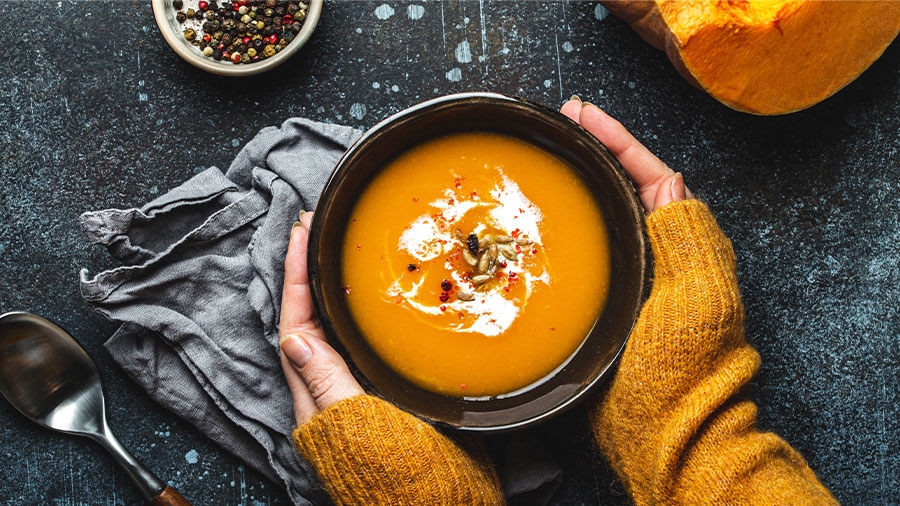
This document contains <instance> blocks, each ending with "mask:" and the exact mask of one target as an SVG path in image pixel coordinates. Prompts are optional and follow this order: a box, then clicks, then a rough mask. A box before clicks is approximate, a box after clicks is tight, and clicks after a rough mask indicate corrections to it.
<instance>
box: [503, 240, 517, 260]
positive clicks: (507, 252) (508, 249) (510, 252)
mask: <svg viewBox="0 0 900 506" xmlns="http://www.w3.org/2000/svg"><path fill="white" fill-rule="evenodd" d="M500 253H502V254H503V256H504V257H506V259H507V260H512V261H514V262H515V261H516V260H518V259H519V257H518V255H517V254H516V248H515V247H513V245H512V244H508V243H507V244H501V245H500Z"/></svg>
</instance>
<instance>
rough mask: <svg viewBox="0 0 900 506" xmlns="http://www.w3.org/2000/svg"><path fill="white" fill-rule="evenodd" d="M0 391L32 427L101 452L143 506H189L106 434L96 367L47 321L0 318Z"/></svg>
mask: <svg viewBox="0 0 900 506" xmlns="http://www.w3.org/2000/svg"><path fill="white" fill-rule="evenodd" d="M0 393H2V394H3V396H4V397H6V399H7V400H8V401H9V402H10V404H12V405H13V406H14V407H15V408H16V409H18V410H19V411H21V412H22V414H23V415H25V416H27V417H28V418H30V419H31V420H33V421H35V422H37V423H38V424H40V425H43V426H44V427H47V428H49V429H53V430H57V431H60V432H65V433H68V434H76V435H79V436H86V437H88V438H90V439H93V440H94V441H96V442H97V443H99V444H100V446H102V447H103V448H106V450H107V451H108V452H109V453H110V455H112V457H113V459H115V461H116V462H118V463H119V465H121V466H122V467H123V468H124V469H125V471H126V472H127V473H128V476H130V477H131V479H132V480H134V483H135V484H136V485H137V487H138V489H139V490H140V492H141V495H143V496H144V498H145V499H146V500H147V501H148V502H149V504H151V505H157V506H190V503H188V502H187V501H186V500H185V499H184V498H183V497H181V495H180V494H179V493H178V492H177V491H176V490H175V489H174V488H172V487H169V486H167V485H166V484H165V483H163V482H162V481H161V480H160V479H159V478H157V477H156V475H154V474H153V473H152V472H151V471H150V470H149V469H147V468H146V467H144V466H143V465H142V464H141V463H140V462H138V461H137V459H135V458H134V456H133V455H131V453H129V452H128V450H126V449H125V447H123V446H122V445H121V444H120V443H119V442H118V441H117V440H116V438H115V437H114V436H113V434H112V432H110V430H109V426H108V424H107V422H106V410H105V401H104V398H103V388H102V385H101V383H100V373H99V372H98V371H97V366H96V364H94V361H93V360H91V357H89V356H88V354H87V353H86V352H85V351H84V349H83V348H82V347H81V346H80V345H79V344H78V343H77V342H76V341H75V339H73V338H72V336H70V335H69V334H68V333H67V332H66V331H65V330H63V329H61V328H60V327H58V326H57V325H56V324H54V323H53V322H51V321H49V320H47V319H45V318H41V317H40V316H37V315H33V314H29V313H20V312H16V313H6V314H4V315H0Z"/></svg>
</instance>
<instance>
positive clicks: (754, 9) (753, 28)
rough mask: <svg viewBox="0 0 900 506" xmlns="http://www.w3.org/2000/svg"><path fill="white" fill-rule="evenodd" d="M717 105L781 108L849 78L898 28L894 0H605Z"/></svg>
mask: <svg viewBox="0 0 900 506" xmlns="http://www.w3.org/2000/svg"><path fill="white" fill-rule="evenodd" d="M602 3H603V5H605V6H606V7H607V8H608V9H609V10H610V12H612V13H613V14H615V15H616V16H618V17H620V18H621V19H623V20H624V21H625V22H627V23H628V24H629V25H631V27H632V28H634V30H635V31H637V33H638V34H639V35H640V36H641V37H642V38H643V39H644V40H646V41H647V42H649V43H650V44H652V45H653V46H655V47H657V48H659V49H662V50H664V51H665V52H666V54H667V55H668V56H669V59H670V60H671V61H672V63H673V64H674V65H675V67H676V68H677V69H678V71H679V72H680V73H681V74H682V75H683V76H684V77H685V78H686V79H687V80H688V81H690V82H691V83H693V84H695V85H696V86H698V87H699V88H701V89H702V90H704V91H706V92H707V93H709V94H710V95H711V96H713V97H714V98H715V99H717V100H719V101H720V102H722V103H724V104H725V105H727V106H729V107H731V108H733V109H736V110H738V111H744V112H748V113H753V114H760V115H775V114H786V113H790V112H794V111H798V110H801V109H805V108H807V107H810V106H812V105H814V104H817V103H819V102H821V101H822V100H825V99H826V98H828V97H830V96H831V95H833V94H834V93H835V92H837V91H838V90H840V89H841V88H843V87H844V86H846V85H847V84H849V83H850V82H852V81H853V80H854V79H856V77H857V76H859V75H860V74H861V73H862V72H863V71H864V70H866V69H867V68H868V67H869V66H870V65H871V64H872V63H873V62H874V61H875V60H877V59H878V57H879V56H881V54H882V53H883V52H884V50H885V49H886V48H887V46H888V45H889V44H890V43H891V41H893V40H894V38H895V37H896V36H897V33H898V32H900V1H897V0H879V1H875V0H857V1H846V0H654V1H630V0H604V1H603V2H602Z"/></svg>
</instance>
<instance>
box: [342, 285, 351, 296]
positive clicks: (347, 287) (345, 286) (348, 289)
mask: <svg viewBox="0 0 900 506" xmlns="http://www.w3.org/2000/svg"><path fill="white" fill-rule="evenodd" d="M342 288H343V290H344V294H346V295H350V285H344V286H343V287H342Z"/></svg>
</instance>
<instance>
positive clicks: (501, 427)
mask: <svg viewBox="0 0 900 506" xmlns="http://www.w3.org/2000/svg"><path fill="white" fill-rule="evenodd" d="M469 101H476V102H478V101H484V102H488V103H491V104H494V105H500V106H502V105H504V104H508V105H514V106H517V107H520V106H524V107H525V108H527V109H530V110H532V111H534V112H536V113H538V114H539V115H540V116H541V117H542V118H544V119H547V118H551V119H554V120H555V121H557V122H560V123H561V124H562V125H564V128H566V129H571V131H572V132H575V133H576V134H577V135H578V136H579V137H580V139H579V140H580V141H586V142H588V143H589V144H590V147H591V148H593V149H598V150H600V151H601V152H602V153H604V154H605V155H606V157H607V158H608V159H609V162H610V169H611V175H612V176H613V178H614V179H615V183H616V184H617V185H621V186H622V187H623V188H628V189H630V191H626V192H625V200H626V202H625V205H626V206H627V207H628V209H629V211H631V212H632V213H633V214H634V216H635V217H637V218H638V220H637V221H638V223H639V225H638V228H639V230H638V231H637V237H636V239H637V242H638V243H639V249H640V251H641V253H640V254H638V255H637V257H636V258H635V260H636V263H637V265H638V266H639V268H640V275H639V279H638V281H639V286H638V289H637V293H638V299H639V300H638V301H637V307H636V308H634V312H633V318H632V319H631V322H630V328H629V329H628V332H627V333H626V335H625V336H624V337H623V339H622V342H621V344H620V346H618V348H617V349H615V350H614V352H612V353H611V354H610V358H609V360H608V363H606V364H605V365H604V366H603V367H602V368H599V370H598V371H597V373H596V374H595V376H593V377H591V378H590V381H589V382H586V383H585V384H583V385H581V386H580V387H579V388H578V389H577V391H576V393H575V394H573V395H568V396H567V397H566V398H565V399H564V400H563V401H562V402H557V403H556V404H555V405H554V406H552V407H551V408H550V409H547V410H544V411H542V412H541V413H539V414H537V415H533V416H528V417H524V418H521V419H518V420H516V421H512V422H508V423H503V424H497V425H466V424H465V421H455V422H453V421H447V420H444V419H435V418H434V417H431V416H429V415H428V414H425V413H421V412H418V411H416V410H414V409H412V408H411V407H409V406H400V407H401V408H402V409H408V410H410V411H412V412H413V413H414V414H415V415H416V416H419V417H421V418H424V419H426V420H428V421H429V422H431V423H433V424H435V425H438V426H443V427H447V428H450V429H455V430H459V431H463V432H477V433H500V432H507V431H510V430H515V429H520V428H525V427H530V426H533V425H536V424H539V423H541V422H543V421H546V420H548V419H550V418H553V417H555V416H556V415H558V414H560V413H562V412H564V411H566V410H568V409H570V408H571V407H573V406H575V405H578V404H579V403H580V402H581V401H583V400H584V399H586V398H588V397H589V396H590V395H591V394H592V393H594V392H595V391H596V390H597V389H598V388H599V387H600V385H602V384H603V383H604V382H605V381H607V380H608V379H609V377H610V372H611V371H612V370H613V369H614V368H616V367H617V365H618V361H619V359H620V358H621V355H622V352H623V351H624V349H625V346H626V344H627V343H628V340H629V337H630V334H631V331H632V330H633V328H634V325H635V324H636V322H637V318H638V316H639V314H640V310H641V308H642V307H643V304H644V302H645V301H646V299H647V297H648V296H649V293H650V290H651V288H652V272H653V256H652V251H651V248H650V244H649V239H648V235H647V228H646V220H645V213H644V209H643V205H642V204H641V201H640V198H639V196H638V194H637V191H636V189H635V187H634V183H633V182H632V181H631V179H630V178H629V177H628V176H627V174H626V173H625V170H624V169H623V168H622V166H621V164H619V162H618V160H616V159H615V157H613V156H612V154H611V153H610V152H609V150H608V148H606V146H604V145H603V144H602V143H601V142H600V141H599V140H598V139H597V138H596V137H595V136H594V135H593V134H591V133H590V132H588V131H587V130H585V129H584V128H583V127H582V126H581V125H579V124H578V123H576V122H575V121H572V120H571V119H570V118H568V117H566V116H565V115H563V114H562V113H560V112H559V111H554V110H552V109H550V108H548V107H546V106H544V105H542V104H540V103H537V102H534V101H532V100H529V99H524V98H520V97H512V96H508V95H503V94H500V93H495V92H464V93H455V94H449V95H444V96H439V97H436V98H432V99H429V100H425V101H423V102H420V103H418V104H415V105H413V106H410V107H408V108H406V109H403V110H401V111H399V112H397V113H395V114H392V115H390V116H388V117H387V118H385V119H384V120H382V121H380V122H378V123H377V124H375V125H374V126H373V127H371V128H369V129H367V130H366V131H365V132H364V133H363V134H362V135H361V136H360V137H359V138H358V139H357V140H356V141H355V142H354V143H353V144H352V145H351V146H350V147H349V148H348V149H347V150H346V152H345V153H344V155H343V156H342V157H341V159H340V160H339V161H338V163H337V164H336V165H335V167H334V169H333V170H332V173H331V174H330V176H329V177H328V178H327V180H326V184H325V187H324V190H323V192H322V194H321V195H320V198H319V201H318V202H319V203H318V204H317V205H316V209H317V210H318V209H319V208H320V205H319V204H321V203H326V204H327V203H328V202H333V201H334V200H335V198H334V194H335V193H336V191H337V188H338V186H339V183H340V181H341V179H342V177H343V174H342V172H343V168H344V163H345V161H346V160H348V159H350V158H352V157H353V156H355V153H356V152H358V151H359V150H361V149H364V148H365V147H366V146H367V145H369V144H370V142H372V139H373V138H377V137H378V136H379V135H380V134H381V133H382V131H383V130H384V129H385V128H387V127H388V126H390V125H393V124H395V123H396V122H398V121H402V120H404V119H406V118H407V117H410V116H415V115H418V114H420V113H422V112H423V111H427V110H428V109H432V108H436V107H437V108H439V107H445V106H448V105H452V104H453V103H456V102H469ZM328 205H331V204H328ZM326 214H327V213H324V212H323V213H318V212H317V213H316V214H315V215H314V217H313V222H312V225H311V227H310V234H309V247H308V251H307V264H308V266H309V267H308V268H309V270H310V286H311V292H312V298H313V302H314V304H315V306H316V311H317V314H318V315H320V316H319V320H320V322H321V323H322V326H323V329H324V330H325V333H326V335H327V336H328V339H329V342H330V344H332V345H333V346H334V347H335V348H336V349H337V351H338V352H339V353H340V354H341V355H342V357H343V358H344V359H345V360H346V361H347V363H348V366H349V367H350V369H351V371H352V372H353V374H354V376H355V377H356V378H357V379H358V380H359V381H360V382H361V383H362V384H363V385H364V386H365V387H368V388H366V391H367V393H369V394H372V395H375V396H377V397H380V398H383V399H386V400H388V401H393V400H392V399H388V398H387V397H385V396H384V395H383V394H382V392H381V391H380V389H379V387H378V386H377V383H376V382H375V381H373V380H372V379H370V378H368V377H367V376H366V375H365V374H364V373H363V372H362V371H361V370H360V369H359V368H358V367H357V366H356V364H354V362H353V360H352V358H351V356H350V354H349V352H348V351H347V349H346V348H345V347H344V344H343V342H342V341H341V338H340V333H339V332H338V329H337V328H336V326H335V324H334V323H333V322H332V320H331V318H330V317H329V315H328V313H327V310H326V309H327V308H326V301H325V300H324V298H325V297H324V291H323V286H322V283H321V277H320V275H319V261H318V258H319V255H320V246H321V244H320V243H321V237H322V233H323V229H324V220H325V217H326V216H325V215H326ZM599 318H600V317H599V316H598V320H599ZM592 332H593V331H592ZM360 338H362V339H364V337H362V336H360ZM582 345H583V343H582ZM580 349H581V346H579V348H578V350H576V351H575V352H574V353H573V354H572V355H571V356H570V358H569V359H567V360H570V359H571V358H572V357H574V356H575V355H577V354H578V353H579V350H580ZM561 367H562V366H561ZM398 376H399V374H398ZM551 376H552V373H551ZM417 388H418V387H417ZM438 395H439V394H438ZM445 397H446V398H447V399H451V400H458V399H456V398H453V397H449V396H445ZM393 402H396V401H393ZM463 402H483V401H480V400H468V401H467V400H463Z"/></svg>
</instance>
